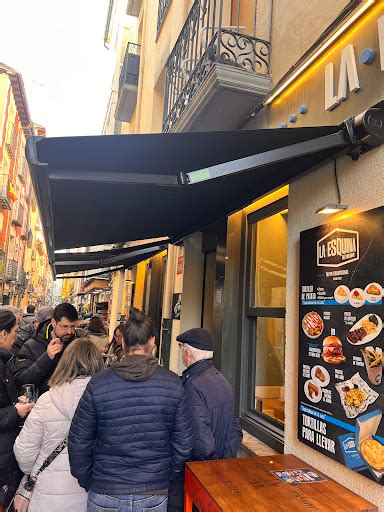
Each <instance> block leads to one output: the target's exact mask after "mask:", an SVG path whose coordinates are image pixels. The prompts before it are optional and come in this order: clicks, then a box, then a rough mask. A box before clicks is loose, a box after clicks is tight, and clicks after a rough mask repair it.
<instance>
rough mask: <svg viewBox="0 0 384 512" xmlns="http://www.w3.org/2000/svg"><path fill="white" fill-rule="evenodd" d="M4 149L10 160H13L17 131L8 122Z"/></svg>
mask: <svg viewBox="0 0 384 512" xmlns="http://www.w3.org/2000/svg"><path fill="white" fill-rule="evenodd" d="M5 147H6V148H7V151H8V154H9V156H10V157H11V158H15V155H16V148H17V131H16V129H15V125H14V124H13V123H11V122H10V121H9V122H8V124H7V133H6V135H5Z"/></svg>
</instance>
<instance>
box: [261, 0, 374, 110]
mask: <svg viewBox="0 0 384 512" xmlns="http://www.w3.org/2000/svg"><path fill="white" fill-rule="evenodd" d="M375 3H377V0H365V1H364V2H363V3H362V4H361V6H360V7H359V8H358V9H357V10H356V11H355V12H354V13H353V14H352V15H351V16H350V17H349V18H347V19H346V20H345V21H344V23H343V24H342V25H341V26H340V27H339V28H338V29H337V30H336V31H335V32H333V34H331V35H330V36H329V37H328V39H326V40H325V41H324V42H323V43H322V44H321V46H320V48H318V49H317V50H316V51H314V53H312V54H311V55H310V56H309V57H308V59H307V60H306V61H304V62H303V63H301V64H300V65H298V67H297V69H296V70H295V71H294V72H293V73H292V74H291V75H288V76H287V77H286V78H285V79H284V78H283V79H282V82H281V83H280V85H279V84H278V85H277V87H276V89H275V90H274V91H272V92H271V94H270V95H269V96H268V97H267V98H266V100H265V101H264V105H269V104H270V103H272V102H273V101H274V100H275V99H276V98H277V97H278V96H280V94H281V93H282V92H283V91H285V90H286V89H287V88H288V87H289V85H291V83H292V82H294V81H295V80H296V78H297V77H299V76H300V75H301V74H302V73H303V72H304V71H305V70H307V69H308V68H309V66H310V65H311V64H312V63H313V62H314V61H315V60H317V59H318V58H319V57H320V56H321V55H323V54H324V53H325V52H326V50H328V48H330V47H331V46H332V44H333V43H334V42H335V41H336V40H337V39H338V38H339V37H340V36H341V35H342V34H344V32H346V31H347V30H348V28H349V27H350V26H351V25H352V24H353V23H355V22H356V21H357V20H358V19H359V18H360V17H361V16H362V15H363V14H364V13H365V12H366V11H367V10H368V9H369V8H370V7H372V6H373V5H374V4H375Z"/></svg>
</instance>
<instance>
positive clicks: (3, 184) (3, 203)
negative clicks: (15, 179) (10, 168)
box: [0, 174, 13, 210]
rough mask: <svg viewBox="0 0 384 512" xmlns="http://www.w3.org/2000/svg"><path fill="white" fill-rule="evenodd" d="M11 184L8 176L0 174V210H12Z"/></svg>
mask: <svg viewBox="0 0 384 512" xmlns="http://www.w3.org/2000/svg"><path fill="white" fill-rule="evenodd" d="M12 190H13V185H12V182H11V180H10V178H9V176H8V174H0V208H3V209H4V210H10V209H11V208H12V199H11V191H12Z"/></svg>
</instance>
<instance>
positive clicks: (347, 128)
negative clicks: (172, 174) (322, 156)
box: [181, 108, 384, 185]
mask: <svg viewBox="0 0 384 512" xmlns="http://www.w3.org/2000/svg"><path fill="white" fill-rule="evenodd" d="M383 142H384V110H383V109H381V108H371V109H369V110H366V111H365V112H363V113H362V114H360V115H358V116H356V117H351V118H349V119H347V120H346V121H344V123H343V124H342V126H341V128H340V131H338V132H336V133H332V134H330V135H325V136H323V137H318V138H316V139H311V140H308V141H305V142H299V143H298V144H292V145H290V146H284V147H281V148H277V149H272V150H271V151H265V152H264V153H258V154H256V155H251V156H247V157H244V158H240V159H238V160H233V161H231V162H225V163H223V164H218V165H214V166H212V167H206V168H204V169H198V170H196V171H191V172H187V173H182V175H181V183H182V184H186V185H194V184H196V183H201V182H204V181H208V180H212V179H215V178H222V177H224V176H229V175H232V174H236V173H239V172H244V171H248V170H251V169H257V168H259V167H264V166H266V165H270V164H275V163H278V162H281V161H285V160H291V159H293V158H298V157H302V156H306V155H310V154H312V153H318V152H320V151H324V150H327V149H333V148H338V147H340V149H342V148H345V147H346V146H350V149H349V151H347V152H346V154H349V155H350V156H351V158H352V159H353V160H357V159H358V157H359V156H360V154H361V153H363V152H366V151H367V150H369V149H372V148H373V147H376V146H378V145H380V144H382V143H383ZM344 153H345V151H344Z"/></svg>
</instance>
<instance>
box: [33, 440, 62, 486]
mask: <svg viewBox="0 0 384 512" xmlns="http://www.w3.org/2000/svg"><path fill="white" fill-rule="evenodd" d="M67 444H68V437H66V438H65V439H64V440H63V441H61V443H60V444H59V446H57V447H56V448H55V449H54V450H53V452H52V453H51V454H50V455H48V457H47V458H46V459H45V461H44V462H43V464H42V465H41V467H40V468H39V470H38V472H37V473H36V475H35V476H34V477H33V479H34V480H36V478H37V477H38V476H39V475H40V473H42V472H43V471H44V469H47V467H48V466H49V465H50V464H51V462H53V461H54V460H55V459H56V457H57V456H58V455H60V453H61V452H62V451H63V450H64V448H65V447H66V446H67Z"/></svg>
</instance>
